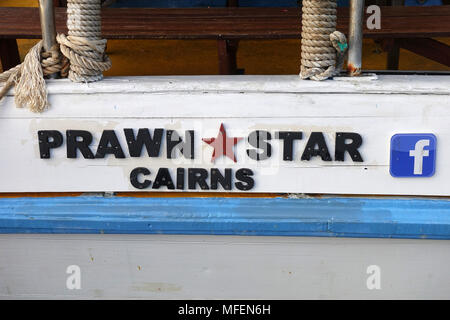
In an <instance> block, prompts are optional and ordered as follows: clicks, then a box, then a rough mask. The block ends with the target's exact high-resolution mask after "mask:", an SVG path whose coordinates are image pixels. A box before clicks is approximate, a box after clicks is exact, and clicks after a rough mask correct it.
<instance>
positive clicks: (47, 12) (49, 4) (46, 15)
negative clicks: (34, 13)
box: [39, 0, 58, 79]
mask: <svg viewBox="0 0 450 320" xmlns="http://www.w3.org/2000/svg"><path fill="white" fill-rule="evenodd" d="M39 14H40V17H41V30H42V42H43V46H44V50H45V51H50V49H51V48H52V47H53V46H54V45H55V44H56V25H55V12H54V8H53V0H39ZM57 75H58V74H57V73H54V74H51V75H49V77H50V78H52V79H54V78H56V77H57Z"/></svg>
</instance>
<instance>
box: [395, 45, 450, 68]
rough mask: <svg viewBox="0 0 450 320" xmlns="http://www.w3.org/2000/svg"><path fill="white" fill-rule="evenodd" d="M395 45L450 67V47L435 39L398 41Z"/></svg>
mask: <svg viewBox="0 0 450 320" xmlns="http://www.w3.org/2000/svg"><path fill="white" fill-rule="evenodd" d="M395 43H396V44H397V45H398V46H399V47H401V48H403V49H406V50H408V51H411V52H414V53H415V54H418V55H421V56H423V57H425V58H428V59H431V60H434V61H436V62H439V63H441V64H443V65H445V66H448V67H450V46H449V45H447V44H445V43H442V42H440V41H437V40H434V39H428V38H424V39H420V38H419V39H396V40H395Z"/></svg>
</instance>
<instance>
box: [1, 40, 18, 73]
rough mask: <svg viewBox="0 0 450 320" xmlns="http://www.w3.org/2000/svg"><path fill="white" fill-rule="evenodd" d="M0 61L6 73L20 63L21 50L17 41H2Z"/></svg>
mask: <svg viewBox="0 0 450 320" xmlns="http://www.w3.org/2000/svg"><path fill="white" fill-rule="evenodd" d="M0 61H1V66H2V69H3V70H4V71H6V70H8V69H11V68H13V67H15V66H16V65H18V64H19V63H20V55H19V48H18V46H17V41H16V39H0Z"/></svg>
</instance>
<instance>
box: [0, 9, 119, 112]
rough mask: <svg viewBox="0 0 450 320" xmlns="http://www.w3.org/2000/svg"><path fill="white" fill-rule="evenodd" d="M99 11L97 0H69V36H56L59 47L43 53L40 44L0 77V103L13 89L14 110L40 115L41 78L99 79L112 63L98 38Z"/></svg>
mask: <svg viewBox="0 0 450 320" xmlns="http://www.w3.org/2000/svg"><path fill="white" fill-rule="evenodd" d="M100 8H101V4H100V0H68V2H67V27H68V29H69V34H68V36H65V35H63V34H58V35H57V37H56V40H57V42H58V45H55V46H53V47H52V48H51V49H50V50H49V51H43V44H42V41H39V42H38V43H37V44H36V45H35V46H34V47H33V48H31V50H30V51H29V52H28V54H27V55H26V56H25V59H24V61H23V63H21V64H20V65H18V66H16V67H14V68H11V69H9V70H7V71H5V72H3V73H2V74H0V83H1V82H4V85H3V87H2V88H1V90H0V100H1V99H2V98H3V97H4V96H6V94H7V92H8V91H9V89H10V88H11V87H13V86H15V92H14V93H15V98H14V99H15V103H16V106H17V107H26V106H28V107H29V108H30V110H31V111H33V112H42V111H43V110H45V109H46V108H47V107H48V98H47V89H46V86H45V81H44V76H48V75H50V74H54V73H58V72H59V73H60V75H61V77H63V78H65V77H69V79H70V80H72V81H74V82H92V81H98V80H100V79H102V77H103V74H102V72H103V71H106V70H108V69H109V68H110V67H111V60H110V59H109V57H108V56H107V55H106V54H105V49H106V40H103V39H101V18H100ZM61 53H62V54H61ZM69 62H70V64H69Z"/></svg>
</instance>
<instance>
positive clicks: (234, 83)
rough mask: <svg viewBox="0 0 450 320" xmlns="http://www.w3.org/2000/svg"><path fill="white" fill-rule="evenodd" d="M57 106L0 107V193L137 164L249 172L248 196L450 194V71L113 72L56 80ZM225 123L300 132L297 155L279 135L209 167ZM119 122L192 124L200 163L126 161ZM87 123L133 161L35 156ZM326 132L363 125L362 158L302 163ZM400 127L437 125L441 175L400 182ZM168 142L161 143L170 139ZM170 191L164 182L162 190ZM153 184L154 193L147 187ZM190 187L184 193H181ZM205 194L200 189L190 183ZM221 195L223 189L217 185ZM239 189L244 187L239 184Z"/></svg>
mask: <svg viewBox="0 0 450 320" xmlns="http://www.w3.org/2000/svg"><path fill="white" fill-rule="evenodd" d="M49 92H50V103H51V108H50V109H49V110H48V111H46V112H44V113H42V114H33V113H30V112H29V111H28V110H21V109H17V108H15V107H14V104H13V97H12V96H8V97H7V98H6V99H5V101H4V102H2V106H1V108H0V136H1V137H2V154H1V156H0V177H1V180H0V192H28V191H31V192H33V191H34V192H46V191H86V192H88V191H137V189H136V188H134V187H133V186H132V185H131V184H130V181H129V174H130V171H131V170H132V169H133V168H136V167H141V166H142V167H148V168H149V169H150V170H151V171H152V174H153V176H151V177H150V179H151V178H154V175H155V174H156V171H157V169H158V168H159V167H168V168H171V170H172V174H173V175H174V170H175V168H177V167H184V168H194V167H201V168H207V169H209V168H211V167H217V168H220V169H223V168H233V169H234V170H237V169H239V168H244V167H245V168H251V169H252V170H253V171H254V173H255V176H254V178H255V187H254V188H253V189H252V190H251V192H289V193H333V194H397V195H450V184H449V183H448V181H449V180H450V164H449V162H448V161H447V160H446V159H450V149H449V148H445V146H447V145H450V127H449V126H448V123H449V122H450V77H447V76H434V77H431V76H422V77H419V76H403V77H401V76H384V77H380V78H379V79H378V80H370V79H362V80H344V79H341V81H326V82H324V83H317V82H313V81H300V80H298V78H297V77H293V76H276V77H275V76H272V77H250V76H245V77H155V78H152V77H143V78H127V79H124V78H118V79H116V78H114V79H105V80H104V81H101V82H98V83H94V84H72V83H69V82H68V81H60V80H58V81H50V83H49ZM221 123H223V124H224V125H225V128H226V130H227V133H228V135H229V136H238V137H244V138H246V137H247V136H248V134H249V133H250V132H251V131H254V130H268V131H270V132H272V134H274V133H275V132H277V131H280V130H293V131H302V132H303V134H304V138H303V140H301V141H298V142H296V146H295V154H294V156H295V161H292V162H289V161H282V158H281V154H280V150H281V146H282V143H281V142H280V141H279V140H272V142H271V144H272V150H273V154H272V157H271V158H270V159H268V160H265V161H259V162H257V161H254V160H251V159H249V158H248V157H247V155H246V149H247V148H248V147H249V145H248V143H247V141H241V142H240V143H238V144H237V146H236V147H235V154H236V156H237V159H238V162H237V163H233V161H231V160H230V159H226V158H221V159H218V160H216V162H215V163H211V154H212V151H213V148H211V147H210V146H208V145H207V144H205V143H203V142H202V141H201V138H210V137H216V136H217V133H218V131H219V126H220V124H221ZM123 128H134V129H136V130H137V129H138V128H150V129H153V128H165V129H174V130H177V131H178V132H179V133H182V132H184V130H195V154H196V158H195V159H194V160H186V159H173V160H171V161H169V160H167V159H166V156H165V152H163V153H162V156H161V157H159V158H151V159H150V158H148V157H144V156H143V157H140V158H130V157H129V156H128V150H127V147H126V141H125V139H124V136H123V130H122V129H123ZM67 129H79V130H88V131H90V132H92V134H93V135H94V142H93V146H94V148H93V149H94V152H95V146H96V145H97V144H98V140H99V138H100V135H101V133H102V131H103V130H105V129H114V130H115V131H116V133H118V136H119V139H120V142H121V145H122V148H123V149H124V152H125V154H126V155H127V158H126V159H115V158H114V157H113V156H109V157H108V158H107V159H95V160H88V159H82V158H78V159H67V158H66V151H65V144H64V145H63V146H62V147H60V148H58V149H55V150H53V152H52V159H40V158H39V147H38V138H37V131H38V130H59V131H61V132H65V130H67ZM313 131H320V132H323V133H324V135H325V138H326V140H327V144H328V147H329V151H330V154H331V155H332V156H333V157H334V139H335V133H336V132H339V131H344V132H356V133H359V134H360V135H361V136H362V137H363V140H364V142H363V145H362V146H361V148H360V149H359V150H360V152H361V154H362V156H363V159H364V162H363V163H358V162H352V161H351V160H349V159H348V154H347V155H346V157H347V160H346V161H345V162H336V161H332V162H324V161H322V160H320V159H314V160H311V161H301V160H300V156H301V153H302V152H303V148H304V146H305V145H306V142H307V139H308V137H309V135H310V133H311V132H313ZM397 133H434V134H435V135H436V136H437V140H438V149H437V160H436V174H435V175H434V176H433V177H430V178H393V177H391V175H390V174H389V153H390V138H391V137H392V136H393V135H394V134H397ZM162 150H165V144H164V143H163V146H162ZM165 190H166V189H165V188H163V189H158V191H165ZM145 191H152V189H145ZM186 191H189V190H186ZM195 191H201V190H195ZM217 191H223V190H221V189H219V190H217ZM232 191H239V190H236V189H233V190H232Z"/></svg>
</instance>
